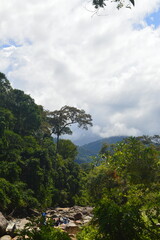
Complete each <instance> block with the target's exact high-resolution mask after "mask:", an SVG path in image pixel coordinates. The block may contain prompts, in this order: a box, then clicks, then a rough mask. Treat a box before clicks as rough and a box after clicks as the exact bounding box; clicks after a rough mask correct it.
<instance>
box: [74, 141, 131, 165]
mask: <svg viewBox="0 0 160 240" xmlns="http://www.w3.org/2000/svg"><path fill="white" fill-rule="evenodd" d="M126 137H127V136H113V137H108V138H102V139H99V140H97V141H93V142H90V143H87V144H84V145H82V146H78V147H77V148H78V155H77V157H76V160H75V161H76V162H77V163H79V164H81V163H87V162H90V161H91V157H92V156H96V155H97V154H98V153H99V151H100V150H101V148H102V146H103V144H104V143H108V144H115V143H117V142H120V141H122V140H123V139H124V138H126Z"/></svg>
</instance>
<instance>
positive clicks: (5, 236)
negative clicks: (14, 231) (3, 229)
mask: <svg viewBox="0 0 160 240" xmlns="http://www.w3.org/2000/svg"><path fill="white" fill-rule="evenodd" d="M11 239H12V238H11V236H9V235H4V236H3V237H1V238H0V240H11Z"/></svg>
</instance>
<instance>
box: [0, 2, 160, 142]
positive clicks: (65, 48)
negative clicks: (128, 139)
mask: <svg viewBox="0 0 160 240" xmlns="http://www.w3.org/2000/svg"><path fill="white" fill-rule="evenodd" d="M125 5H126V6H128V2H127V0H126V1H125ZM0 72H3V73H5V74H6V76H7V78H8V80H9V81H10V82H11V85H12V87H13V88H18V89H21V90H23V91H24V92H25V93H26V94H29V95H30V96H31V97H32V98H33V99H35V102H36V103H37V104H40V105H42V106H43V107H44V109H46V110H51V111H54V110H58V109H60V108H61V107H62V106H64V105H69V106H74V107H77V108H79V109H84V110H85V111H86V113H89V114H91V115H92V118H93V127H92V128H89V130H88V131H85V130H81V129H78V128H77V126H74V128H73V130H74V133H73V135H72V137H69V138H71V140H72V141H73V142H75V143H76V144H80V145H81V144H84V143H87V142H90V141H94V140H97V139H100V138H106V137H110V136H120V135H127V136H139V135H154V134H160V124H159V122H160V0H152V1H150V0H135V7H132V6H131V9H130V8H126V7H124V8H121V9H120V10H117V8H116V5H115V4H114V3H110V2H109V1H108V2H107V6H106V8H105V9H102V10H99V11H98V12H95V9H94V8H93V6H92V1H88V0H70V1H66V0H45V1H43V0H34V1H32V0H27V1H21V0H7V1H6V0H0Z"/></svg>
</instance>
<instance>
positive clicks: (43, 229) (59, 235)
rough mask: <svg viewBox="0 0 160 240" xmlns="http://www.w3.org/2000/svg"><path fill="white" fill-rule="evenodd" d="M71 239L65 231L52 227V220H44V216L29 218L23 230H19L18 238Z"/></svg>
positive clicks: (19, 239)
mask: <svg viewBox="0 0 160 240" xmlns="http://www.w3.org/2000/svg"><path fill="white" fill-rule="evenodd" d="M25 239H28V240H71V239H70V237H69V236H68V234H67V233H66V232H63V231H62V230H61V229H59V228H54V226H53V221H46V222H44V218H42V217H41V218H38V219H31V222H30V223H28V224H26V226H25V228H24V230H22V231H20V232H19V237H18V240H25Z"/></svg>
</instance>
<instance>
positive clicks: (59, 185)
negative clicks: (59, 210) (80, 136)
mask: <svg viewBox="0 0 160 240" xmlns="http://www.w3.org/2000/svg"><path fill="white" fill-rule="evenodd" d="M72 110H73V109H72ZM74 110H75V109H74ZM76 116H77V115H76ZM83 116H86V115H85V114H84V115H83ZM87 116H88V115H87ZM49 120H50V118H49V117H48V111H45V110H44V109H43V107H42V106H39V105H37V104H36V103H35V102H34V100H33V99H32V98H31V97H30V96H29V95H27V94H25V93H24V92H23V91H21V90H18V89H13V88H12V87H11V85H10V82H9V81H8V80H7V78H6V76H5V75H4V74H3V73H0V211H2V212H6V213H10V212H12V211H13V210H14V211H16V212H18V211H19V210H20V211H22V209H25V210H26V209H28V208H34V207H36V208H41V209H42V208H46V207H48V206H56V205H60V206H65V205H74V204H75V198H76V196H77V195H78V193H79V189H80V177H81V174H82V173H81V169H80V166H79V165H78V164H76V163H75V162H74V159H75V156H76V154H77V147H76V146H75V145H74V144H73V143H72V142H71V141H70V140H60V141H59V147H58V152H57V146H56V144H55V143H54V141H53V138H52V136H51V135H52V128H53V125H51V124H50V121H49ZM83 120H84V119H83ZM77 121H78V120H77ZM85 124H86V123H85Z"/></svg>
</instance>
